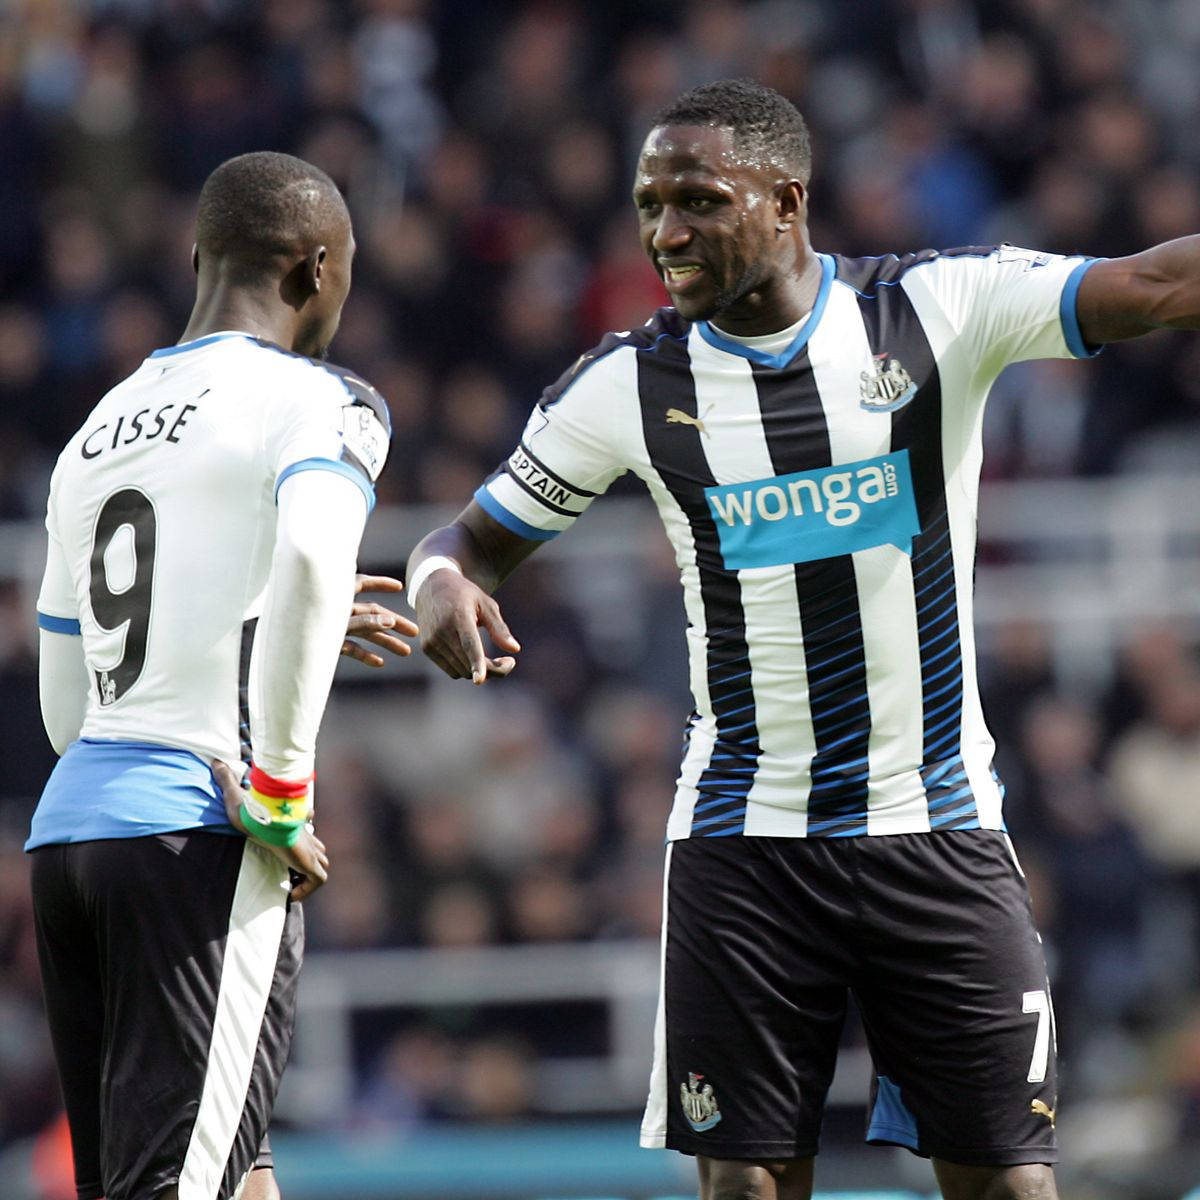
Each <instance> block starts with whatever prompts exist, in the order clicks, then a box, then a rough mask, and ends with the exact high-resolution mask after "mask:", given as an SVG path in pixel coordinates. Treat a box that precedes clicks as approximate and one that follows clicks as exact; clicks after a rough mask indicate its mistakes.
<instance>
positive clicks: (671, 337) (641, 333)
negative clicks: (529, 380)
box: [539, 308, 692, 408]
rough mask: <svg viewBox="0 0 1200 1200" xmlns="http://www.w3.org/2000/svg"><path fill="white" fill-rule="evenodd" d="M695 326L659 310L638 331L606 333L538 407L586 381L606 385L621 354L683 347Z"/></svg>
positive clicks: (672, 311)
mask: <svg viewBox="0 0 1200 1200" xmlns="http://www.w3.org/2000/svg"><path fill="white" fill-rule="evenodd" d="M691 327H692V323H691V322H690V321H687V320H685V319H684V318H683V317H681V316H680V315H679V313H677V312H676V311H675V309H673V308H660V309H658V310H657V311H656V312H655V313H654V314H653V315H652V316H651V317H650V319H649V320H648V321H646V322H645V324H643V325H639V326H638V327H637V328H636V329H621V330H615V331H612V332H610V333H606V334H605V335H604V336H603V337H602V338H601V339H600V341H599V342H598V343H597V344H596V345H595V346H593V347H592V348H591V349H590V350H585V351H584V352H583V353H582V354H581V355H580V356H579V357H578V358H577V359H576V360H575V361H574V362H573V363H572V364H571V365H570V366H569V367H568V368H567V369H566V370H565V371H564V372H563V373H562V374H561V375H560V376H559V377H558V378H557V379H556V380H555V381H554V382H553V383H552V384H551V385H550V386H549V387H548V388H546V390H545V391H544V392H543V393H542V398H541V400H540V401H539V404H540V406H541V407H542V408H547V407H549V406H550V405H553V404H557V403H558V401H560V400H561V399H562V398H563V396H564V395H565V394H566V393H567V391H568V390H569V389H571V388H572V387H573V386H574V385H575V384H577V383H579V382H580V381H581V380H583V379H585V378H590V379H592V380H593V381H594V382H597V383H601V382H603V383H604V384H607V383H608V382H609V379H608V378H606V377H605V369H606V367H611V366H612V365H613V362H614V359H615V358H616V356H617V354H618V352H637V351H656V350H659V349H662V348H664V347H665V346H669V345H673V346H676V347H680V346H682V345H683V344H684V343H685V342H686V341H687V337H688V333H689V331H690V330H691Z"/></svg>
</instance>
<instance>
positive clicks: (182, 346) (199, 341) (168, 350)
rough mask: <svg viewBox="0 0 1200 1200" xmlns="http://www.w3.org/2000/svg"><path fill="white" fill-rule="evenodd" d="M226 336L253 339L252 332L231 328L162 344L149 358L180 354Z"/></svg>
mask: <svg viewBox="0 0 1200 1200" xmlns="http://www.w3.org/2000/svg"><path fill="white" fill-rule="evenodd" d="M226 338H245V339H246V340H247V341H250V342H252V341H254V340H255V339H254V335H253V334H252V333H239V332H238V331H236V330H232V331H230V332H229V333H210V334H208V335H207V336H205V337H202V338H194V339H193V340H192V341H190V342H180V343H179V345H178V346H164V347H163V348H162V349H161V350H153V351H151V353H150V355H149V357H150V358H166V356H167V355H168V354H182V353H183V352H184V351H185V350H199V349H200V347H201V346H208V345H211V344H212V343H213V342H219V341H223V340H224V339H226Z"/></svg>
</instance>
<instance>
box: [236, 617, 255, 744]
mask: <svg viewBox="0 0 1200 1200" xmlns="http://www.w3.org/2000/svg"><path fill="white" fill-rule="evenodd" d="M257 628H258V618H257V617H251V618H250V620H248V621H243V622H242V645H241V649H240V650H239V652H238V741H239V743H240V749H241V755H242V762H244V763H249V762H250V751H251V747H250V655H251V653H252V652H253V650H254V631H255V630H256V629H257Z"/></svg>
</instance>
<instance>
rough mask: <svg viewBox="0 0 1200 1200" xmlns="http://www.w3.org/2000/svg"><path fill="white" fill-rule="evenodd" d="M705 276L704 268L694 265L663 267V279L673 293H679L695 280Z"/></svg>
mask: <svg viewBox="0 0 1200 1200" xmlns="http://www.w3.org/2000/svg"><path fill="white" fill-rule="evenodd" d="M703 274H704V268H703V267H699V266H696V265H695V264H694V263H688V264H686V265H684V266H678V267H666V266H664V267H663V279H664V281H665V282H666V285H667V287H668V288H670V289H671V290H672V291H678V290H679V289H680V288H684V287H686V286H687V285H688V284H689V283H691V282H692V281H693V280H694V279H696V278H697V277H698V276H700V275H703Z"/></svg>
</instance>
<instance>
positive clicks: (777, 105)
mask: <svg viewBox="0 0 1200 1200" xmlns="http://www.w3.org/2000/svg"><path fill="white" fill-rule="evenodd" d="M663 125H708V126H711V127H712V128H714V129H729V130H732V131H733V137H734V144H735V145H736V146H737V147H738V149H739V150H740V151H742V152H743V153H745V154H747V155H748V156H749V157H751V158H752V159H753V160H754V161H755V162H757V163H761V164H763V165H766V164H768V163H769V164H771V165H773V166H776V167H779V168H780V169H781V170H783V171H785V172H787V173H788V174H789V175H791V176H792V177H793V178H795V179H798V180H800V182H801V183H807V182H808V177H809V174H810V172H811V171H812V146H811V144H810V142H809V138H808V126H807V125H805V123H804V118H803V117H802V116H801V115H800V111H799V109H797V108H796V106H795V105H794V104H793V103H792V102H791V101H790V100H788V99H787V97H785V96H781V95H780V94H779V93H778V92H777V91H775V90H774V89H773V88H769V87H766V86H764V85H763V84H761V83H756V82H755V81H754V80H753V79H719V80H717V82H716V83H705V84H702V85H701V86H700V87H696V88H692V89H691V91H688V92H684V93H683V95H682V96H680V97H679V98H678V99H676V100H674V101H672V103H670V104H668V105H667V107H666V108H664V109H662V110H661V111H660V112H659V113H658V115H657V116H656V117H655V118H654V127H655V128H658V127H659V126H663Z"/></svg>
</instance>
